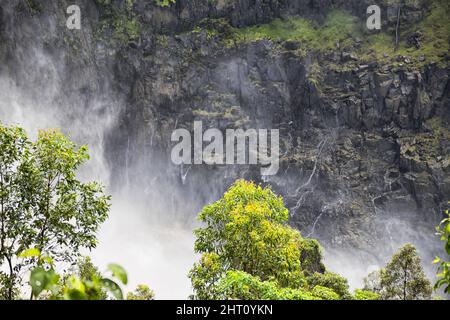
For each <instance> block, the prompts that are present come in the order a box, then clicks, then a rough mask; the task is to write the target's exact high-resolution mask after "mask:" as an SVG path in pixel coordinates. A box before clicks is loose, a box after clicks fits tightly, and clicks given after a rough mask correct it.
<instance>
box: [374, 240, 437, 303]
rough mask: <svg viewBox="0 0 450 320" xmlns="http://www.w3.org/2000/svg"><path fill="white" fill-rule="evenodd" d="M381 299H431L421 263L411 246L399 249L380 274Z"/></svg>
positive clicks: (429, 286) (430, 291)
mask: <svg viewBox="0 0 450 320" xmlns="http://www.w3.org/2000/svg"><path fill="white" fill-rule="evenodd" d="M380 287H381V294H382V298H383V299H393V300H421V299H430V298H431V293H432V289H431V285H430V281H429V280H428V279H427V278H426V276H425V273H424V271H423V268H422V262H421V259H420V257H419V256H418V254H417V252H416V248H415V247H414V246H413V245H411V244H406V245H404V246H403V247H402V248H400V250H399V252H398V253H396V254H395V255H394V256H393V257H392V260H391V261H390V262H389V263H388V264H387V265H386V268H384V270H383V272H382V273H381V281H380Z"/></svg>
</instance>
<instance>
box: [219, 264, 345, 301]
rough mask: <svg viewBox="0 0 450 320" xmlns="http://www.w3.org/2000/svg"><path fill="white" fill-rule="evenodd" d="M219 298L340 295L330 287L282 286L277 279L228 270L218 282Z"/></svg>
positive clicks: (261, 298) (290, 297) (269, 298)
mask: <svg viewBox="0 0 450 320" xmlns="http://www.w3.org/2000/svg"><path fill="white" fill-rule="evenodd" d="M217 292H218V293H219V294H218V296H217V298H218V299H231V300H236V299H238V300H338V299H339V295H338V294H337V293H335V292H334V291H333V290H331V289H329V288H325V287H322V286H315V287H314V288H313V289H312V290H307V289H305V288H298V289H293V288H281V287H280V286H279V285H278V283H277V282H276V281H274V280H273V281H261V280H260V278H259V277H256V276H252V275H250V274H248V273H246V272H243V271H235V270H232V271H227V273H226V275H225V276H224V277H223V278H221V279H220V281H219V284H218V290H217Z"/></svg>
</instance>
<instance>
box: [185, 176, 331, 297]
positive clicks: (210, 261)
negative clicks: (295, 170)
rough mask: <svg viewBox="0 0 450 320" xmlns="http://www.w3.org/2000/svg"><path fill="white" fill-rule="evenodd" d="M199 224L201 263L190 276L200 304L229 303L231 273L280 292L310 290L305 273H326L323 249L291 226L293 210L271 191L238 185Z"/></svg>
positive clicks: (202, 214)
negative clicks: (226, 289)
mask: <svg viewBox="0 0 450 320" xmlns="http://www.w3.org/2000/svg"><path fill="white" fill-rule="evenodd" d="M199 220H200V221H202V222H203V223H204V227H202V228H199V229H197V230H195V235H196V236H197V239H196V242H195V251H196V252H197V253H200V254H201V258H200V261H199V262H198V263H196V264H195V265H194V267H193V268H192V270H191V271H190V273H189V277H190V278H191V282H192V286H193V288H194V290H195V294H196V296H195V298H198V299H218V298H223V279H224V278H226V277H227V274H229V273H228V272H230V271H236V272H238V271H239V272H244V273H245V275H248V276H249V277H253V278H252V279H258V281H260V282H262V283H271V285H276V286H277V287H279V288H291V289H295V290H297V289H299V290H308V289H310V288H309V286H308V284H307V281H306V277H305V273H308V274H309V273H314V272H315V271H320V270H322V269H324V267H323V264H322V263H321V261H320V259H321V253H320V248H319V246H318V243H317V242H316V241H314V240H309V239H308V240H305V239H303V238H302V236H301V235H300V232H298V231H297V230H294V229H292V228H291V227H289V226H288V225H287V220H288V210H287V209H286V208H285V207H284V205H283V200H282V198H281V197H278V196H276V195H275V194H274V193H273V192H272V190H270V189H269V188H262V187H261V186H256V185H255V184H254V183H251V182H246V181H244V180H238V181H236V182H235V183H234V185H233V186H231V187H230V189H229V190H228V191H227V192H226V193H225V194H224V196H223V198H221V199H220V200H219V201H217V202H215V203H213V204H211V205H208V206H206V207H205V208H203V210H202V212H200V214H199ZM239 275H243V274H242V273H240V274H239ZM239 279H248V278H246V277H241V278H239ZM302 292H303V291H302Z"/></svg>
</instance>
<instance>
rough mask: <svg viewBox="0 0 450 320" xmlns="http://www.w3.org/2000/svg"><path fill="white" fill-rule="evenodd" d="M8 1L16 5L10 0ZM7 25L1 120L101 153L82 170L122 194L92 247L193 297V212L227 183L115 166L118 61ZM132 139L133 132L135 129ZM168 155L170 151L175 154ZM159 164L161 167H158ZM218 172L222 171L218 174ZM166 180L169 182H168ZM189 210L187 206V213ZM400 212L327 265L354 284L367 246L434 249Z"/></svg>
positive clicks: (143, 278)
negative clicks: (161, 179)
mask: <svg viewBox="0 0 450 320" xmlns="http://www.w3.org/2000/svg"><path fill="white" fill-rule="evenodd" d="M3 9H4V10H9V9H8V7H7V6H5V7H4V8H3ZM4 16H5V17H9V19H14V18H13V16H14V15H13V13H12V12H9V13H8V12H6V14H4ZM56 20H57V19H56V17H54V18H52V17H48V19H47V20H46V21H40V27H39V28H41V30H46V36H47V37H49V38H50V39H47V40H46V41H48V42H50V43H52V42H51V41H52V39H55V38H57V37H58V36H60V34H59V35H58V31H57V25H58V23H57V21H56ZM5 26H6V28H7V29H6V30H4V32H5V34H7V35H8V37H10V40H11V39H12V40H11V41H10V42H11V43H15V46H14V48H13V49H11V50H12V52H11V53H10V54H11V55H12V56H13V57H14V58H13V59H12V62H11V63H5V65H4V66H0V121H1V122H2V123H4V124H16V125H20V126H22V127H24V128H25V129H26V130H27V131H28V133H29V134H30V135H31V136H32V137H35V136H36V133H37V131H38V130H39V129H46V128H60V129H61V130H62V132H63V133H64V134H67V135H68V136H69V137H70V138H71V139H73V140H74V141H75V142H76V143H78V144H87V145H88V148H89V154H90V156H91V159H90V160H89V162H88V165H87V166H86V167H84V168H83V169H82V170H81V171H80V173H79V174H80V177H81V178H82V179H83V180H98V181H100V182H102V183H103V184H105V185H106V186H107V192H108V193H110V194H111V195H112V208H111V212H110V217H109V219H108V220H107V221H106V222H105V223H104V225H103V226H102V228H101V230H100V232H99V235H98V240H99V245H98V248H96V249H95V250H94V251H93V252H91V253H89V252H86V254H89V255H90V256H92V257H93V261H94V263H95V264H96V265H97V266H98V267H99V268H100V270H104V269H105V268H106V265H107V264H108V263H119V264H121V265H122V266H123V267H124V268H125V269H126V270H127V272H128V277H129V281H130V283H129V285H128V286H127V290H133V289H134V288H135V286H136V285H137V284H147V285H149V286H150V287H151V288H152V289H153V290H154V291H155V293H156V298H157V299H169V298H171V299H184V298H187V297H188V296H189V294H191V286H190V280H189V278H188V276H187V274H188V271H189V269H190V268H191V266H192V264H193V263H194V261H195V260H196V258H197V257H196V255H195V254H194V251H193V244H194V236H193V234H192V230H193V228H194V227H195V226H196V222H195V216H194V215H193V213H195V210H196V208H199V207H201V206H203V205H205V204H206V203H205V202H207V201H209V199H210V198H212V197H215V196H217V195H218V194H220V191H219V190H216V189H212V188H213V187H211V186H210V185H209V184H208V182H209V181H206V182H204V181H196V183H198V184H202V183H205V185H204V186H203V185H202V186H201V187H202V190H203V191H204V192H205V193H209V194H210V195H211V196H209V197H208V196H205V197H204V198H202V197H201V196H199V197H198V198H195V197H192V199H190V198H189V196H186V195H185V194H183V195H182V197H181V192H182V191H183V190H181V189H180V188H179V187H178V186H173V190H170V194H169V192H164V191H161V190H160V189H159V188H158V181H156V178H155V179H153V178H154V175H153V174H152V172H149V171H148V168H149V167H150V168H152V167H151V164H150V166H149V165H148V164H147V165H146V166H139V165H137V164H136V163H139V161H134V162H132V163H131V164H129V163H128V161H127V162H126V166H125V168H121V169H120V170H123V171H124V172H114V171H113V169H112V168H111V166H110V163H111V162H112V161H111V159H108V158H107V156H106V154H107V153H106V150H107V149H108V147H110V146H109V145H107V144H108V143H113V142H114V141H111V139H108V136H109V135H110V133H111V131H112V130H114V129H115V128H116V127H117V125H118V122H119V117H120V115H121V112H122V111H123V110H124V108H125V106H126V105H125V104H126V100H125V99H124V97H123V96H122V95H121V93H120V92H115V91H114V90H113V89H112V88H111V86H112V85H111V83H110V80H109V79H111V78H112V75H111V74H108V73H109V72H111V71H108V67H107V66H106V67H105V66H103V67H102V68H97V66H96V65H94V63H85V64H83V65H80V66H79V68H75V69H74V68H72V69H68V68H69V66H70V65H71V63H72V64H73V61H70V59H71V57H70V55H68V54H67V53H66V51H65V50H64V49H61V48H56V49H54V50H50V51H49V50H48V49H46V47H45V46H46V45H45V41H44V39H43V38H42V37H38V36H36V32H35V30H34V29H35V28H37V27H36V25H33V24H30V25H28V26H27V25H26V24H25V23H24V24H23V25H21V26H20V28H15V27H14V26H15V21H9V22H8V21H7V22H6V23H5ZM89 33H92V32H84V34H85V36H86V37H87V36H88V34H89ZM87 43H88V41H87V40H86V43H85V44H86V46H89V44H87ZM0 45H1V44H0ZM0 49H1V47H0ZM89 50H91V51H89ZM86 52H88V54H100V53H102V54H106V53H104V52H103V51H102V50H101V48H90V47H88V48H86ZM81 60H82V59H80V61H81ZM67 61H70V63H67ZM6 64H7V66H6ZM72 67H73V65H72ZM126 139H128V141H129V140H130V137H125V141H126ZM168 139H170V137H168ZM326 143H327V141H325V140H324V141H323V142H321V143H320V144H319V145H318V153H317V154H318V156H317V158H318V159H319V158H320V157H321V156H323V154H324V153H325V151H323V150H322V149H323V148H324V145H325V144H326ZM116 152H121V153H126V155H125V159H128V158H129V155H128V153H129V152H131V151H130V150H128V148H127V149H125V150H119V151H116ZM140 157H142V155H136V158H138V159H139V158H140ZM142 161H143V162H145V161H146V159H143V160H142ZM167 161H170V155H169V156H168V159H167ZM317 161H318V160H316V162H315V164H314V170H313V171H312V172H311V174H308V175H306V176H309V179H308V178H307V177H306V179H305V181H304V183H303V184H301V183H300V182H301V179H300V178H299V179H298V181H299V186H300V187H299V189H298V191H299V194H300V195H301V196H299V200H298V202H297V205H298V206H300V205H302V200H303V199H304V197H305V196H309V195H310V194H311V193H313V192H315V189H314V187H313V186H312V184H313V182H312V178H314V176H315V174H316V167H317ZM130 166H131V167H130ZM159 169H160V168H155V171H157V170H159ZM114 170H119V169H117V168H115V169H114ZM190 170H191V167H190V166H189V167H183V166H180V176H181V180H182V183H183V184H184V183H185V182H186V179H187V176H188V174H191V173H192V171H190ZM129 172H133V174H134V175H136V174H137V175H139V176H140V178H141V179H137V180H139V181H140V180H145V183H142V184H140V183H137V184H136V183H135V181H134V179H130V178H129V175H130V174H129ZM115 176H125V177H126V181H125V182H124V183H123V185H113V184H117V182H116V180H115V179H113V177H115ZM217 176H219V178H220V179H222V178H223V177H220V175H217ZM214 178H215V177H214V176H212V177H210V180H214ZM117 181H120V179H118V180H117ZM155 181H156V182H155ZM221 183H222V181H221V180H218V179H217V182H216V183H215V184H213V183H211V184H213V185H214V187H217V186H218V185H220V184H221ZM217 188H218V187H217ZM199 189H200V187H199ZM164 190H167V186H166V189H164ZM179 196H180V197H179ZM177 197H179V198H180V199H182V201H183V199H184V200H185V199H189V201H190V203H186V204H184V203H182V205H181V206H180V205H179V204H178V205H177V204H176V201H174V199H176V198H177ZM149 199H151V201H149ZM205 199H207V200H205ZM339 200H341V199H339ZM182 201H181V202H182ZM178 202H180V201H178ZM330 202H331V201H330ZM183 205H184V206H183ZM180 211H186V212H187V214H186V213H185V212H180ZM390 213H391V212H386V213H384V217H385V220H383V221H382V220H381V219H379V224H380V225H381V228H380V229H382V228H383V227H384V228H386V233H385V234H384V235H382V237H384V239H380V243H385V241H384V242H381V240H386V239H387V240H388V243H390V245H391V248H388V250H385V249H386V248H381V249H382V250H379V249H380V248H372V249H373V250H372V251H370V252H366V254H367V255H365V256H363V255H360V256H358V253H353V252H349V251H346V250H342V252H336V251H333V250H327V251H325V264H326V266H327V267H329V268H330V269H331V270H332V271H335V272H338V273H341V274H342V275H344V276H346V277H347V278H348V279H349V282H350V285H351V287H352V288H356V287H361V284H362V278H363V277H364V276H366V275H367V273H368V272H369V271H372V269H373V268H374V266H373V265H374V263H373V261H364V257H366V256H371V257H374V258H373V260H378V261H379V262H383V264H384V262H386V260H387V258H388V255H386V254H384V253H385V252H390V253H392V252H394V251H395V250H396V249H398V247H399V246H401V245H403V244H404V243H406V242H413V244H415V245H419V246H418V247H419V250H423V251H425V252H432V251H433V249H434V247H433V245H432V244H431V243H432V241H433V237H434V235H433V234H430V233H429V230H428V229H426V228H423V230H421V229H420V228H418V227H417V226H416V225H415V223H416V221H408V223H406V221H407V219H409V217H408V216H407V215H406V214H405V215H404V220H395V219H394V218H391V217H390V216H389V215H390ZM433 214H434V213H433ZM436 215H437V213H436ZM380 217H381V214H380ZM321 218H322V216H321V215H318V216H317V218H316V221H314V223H313V224H312V225H311V227H312V228H311V229H308V230H305V232H304V235H306V236H308V235H311V237H314V236H316V234H314V232H315V231H316V230H315V229H316V228H315V227H316V224H317V222H318V221H319V219H321ZM389 228H392V230H391V229H389ZM430 239H431V240H430ZM319 240H320V239H319ZM338 245H339V244H338ZM377 246H381V245H380V244H377ZM380 252H384V253H383V254H381V253H380ZM380 264H381V263H380ZM424 266H425V268H426V270H427V273H428V275H430V274H432V273H433V267H432V266H430V264H429V263H424Z"/></svg>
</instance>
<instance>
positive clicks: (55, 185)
mask: <svg viewBox="0 0 450 320" xmlns="http://www.w3.org/2000/svg"><path fill="white" fill-rule="evenodd" d="M88 159H89V156H88V153H87V148H86V146H81V147H78V146H76V145H75V144H74V143H73V142H72V141H70V140H69V139H68V138H66V137H65V136H64V135H63V134H61V133H60V132H59V131H57V130H47V131H40V132H39V134H38V137H37V140H36V141H33V142H32V141H30V140H29V139H28V137H27V135H26V133H25V131H24V130H23V129H21V128H18V127H5V126H2V125H0V230H1V235H0V266H2V267H3V265H4V264H6V269H7V270H8V272H7V274H6V275H5V274H3V275H2V277H0V278H1V279H2V285H3V286H6V288H3V289H2V292H4V295H5V297H6V298H7V299H13V298H15V296H14V292H17V288H18V286H20V285H21V277H20V274H22V272H21V271H23V269H29V268H30V267H32V266H34V265H36V262H37V261H36V257H33V256H30V257H27V258H24V259H18V254H19V253H20V252H22V251H24V250H26V249H27V248H36V249H37V250H39V251H40V252H46V253H48V254H49V255H51V256H52V258H54V259H55V261H73V260H74V259H76V258H77V256H78V254H79V250H80V249H81V248H88V249H92V248H94V247H95V246H96V232H97V230H98V227H99V226H100V224H101V223H102V222H103V221H104V220H105V219H106V218H107V216H108V212H109V200H110V198H109V197H108V196H105V195H104V188H103V186H101V185H100V184H98V183H97V182H87V183H83V182H81V181H79V180H78V179H77V178H76V171H77V170H78V169H79V168H80V167H81V166H82V165H83V164H84V163H86V161H87V160H88Z"/></svg>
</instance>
